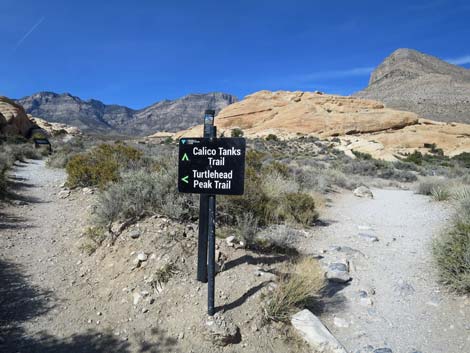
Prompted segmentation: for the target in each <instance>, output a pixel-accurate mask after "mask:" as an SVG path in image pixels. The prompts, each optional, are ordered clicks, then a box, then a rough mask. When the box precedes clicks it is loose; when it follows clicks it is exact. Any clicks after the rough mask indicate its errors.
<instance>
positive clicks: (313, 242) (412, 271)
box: [304, 189, 470, 353]
mask: <svg viewBox="0 0 470 353" xmlns="http://www.w3.org/2000/svg"><path fill="white" fill-rule="evenodd" d="M372 192H373V194H374V198H373V199H369V198H358V197H356V196H354V195H353V194H352V193H346V194H341V195H339V196H337V197H335V198H334V200H333V204H332V207H330V208H327V209H325V210H324V212H323V216H324V217H323V218H324V220H325V221H326V223H327V224H328V225H327V226H324V227H318V228H316V229H315V230H314V234H313V238H309V239H308V240H307V242H306V243H305V245H304V247H305V249H306V250H307V252H310V253H317V254H320V255H321V256H323V257H324V258H323V259H322V260H321V261H322V262H323V263H325V265H327V264H328V263H331V262H336V261H338V260H339V261H341V260H343V261H349V268H350V275H351V277H352V280H351V281H350V282H348V283H347V284H345V285H337V286H331V287H330V290H329V294H330V295H329V297H330V298H329V299H328V300H327V302H329V304H327V305H326V306H325V308H323V309H324V311H325V312H324V313H323V314H322V316H321V318H322V320H323V322H324V323H325V324H326V326H327V327H328V328H329V329H330V330H331V331H332V332H333V333H334V335H335V336H336V337H337V338H338V339H339V341H340V342H342V343H343V344H344V346H345V347H346V348H347V349H348V351H350V352H357V351H359V352H369V351H372V347H373V348H374V349H377V348H382V347H385V348H390V349H392V351H393V352H399V353H412V352H423V353H459V352H470V299H469V298H467V297H462V296H457V295H454V294H451V293H447V292H446V291H445V290H444V289H443V288H442V287H440V286H439V285H438V284H437V279H436V278H437V275H436V271H435V267H434V266H433V262H432V257H431V241H432V238H433V237H434V236H437V235H438V234H439V232H440V231H441V230H442V228H443V227H444V226H445V225H446V224H447V222H448V221H449V218H450V217H451V213H452V208H451V207H450V205H449V204H446V203H438V202H435V201H432V200H431V199H430V198H428V197H425V196H422V195H417V194H415V193H414V192H413V191H407V190H399V189H389V190H384V189H372ZM361 235H362V236H361ZM368 236H372V237H377V239H378V241H371V240H369V238H370V237H368ZM335 321H336V324H335Z"/></svg>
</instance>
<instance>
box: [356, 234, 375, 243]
mask: <svg viewBox="0 0 470 353" xmlns="http://www.w3.org/2000/svg"><path fill="white" fill-rule="evenodd" d="M357 236H358V237H359V238H361V239H364V240H367V241H370V242H371V243H373V242H376V241H379V238H377V237H376V236H375V235H371V234H367V233H359V234H358V235H357Z"/></svg>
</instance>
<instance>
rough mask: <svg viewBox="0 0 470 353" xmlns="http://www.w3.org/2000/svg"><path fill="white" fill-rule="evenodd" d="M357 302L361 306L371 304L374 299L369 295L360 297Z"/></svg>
mask: <svg viewBox="0 0 470 353" xmlns="http://www.w3.org/2000/svg"><path fill="white" fill-rule="evenodd" d="M359 304H361V305H362V306H372V305H373V304H374V301H373V300H372V299H371V298H369V297H367V298H361V299H359Z"/></svg>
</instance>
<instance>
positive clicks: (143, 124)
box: [18, 92, 237, 135]
mask: <svg viewBox="0 0 470 353" xmlns="http://www.w3.org/2000/svg"><path fill="white" fill-rule="evenodd" d="M236 100H237V98H236V97H235V96H232V95H230V94H225V93H208V94H190V95H187V96H185V97H182V98H180V99H175V100H165V101H162V102H158V103H156V104H153V105H151V106H149V107H146V108H144V109H140V110H133V109H130V108H127V107H124V106H120V105H106V104H104V103H102V102H100V101H97V100H94V99H91V100H87V101H84V100H82V99H80V98H79V97H75V96H72V95H70V94H68V93H64V94H57V93H52V92H40V93H36V94H33V95H32V96H29V97H24V98H22V99H20V100H18V103H20V104H21V105H23V106H24V108H25V110H26V112H27V113H29V114H31V115H33V116H37V117H40V118H42V119H45V120H47V121H49V122H57V123H64V124H68V125H72V126H76V127H78V128H80V129H81V130H83V131H87V132H98V133H117V134H129V135H146V134H150V133H152V132H156V131H178V130H181V129H186V128H188V127H190V126H193V125H195V124H197V123H198V122H199V121H200V119H201V117H202V115H203V113H204V110H205V109H207V108H213V109H215V110H216V111H220V110H221V109H222V108H224V107H226V106H227V105H229V104H231V103H233V102H235V101H236Z"/></svg>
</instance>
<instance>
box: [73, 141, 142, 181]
mask: <svg viewBox="0 0 470 353" xmlns="http://www.w3.org/2000/svg"><path fill="white" fill-rule="evenodd" d="M141 158H142V152H141V151H140V150H138V149H136V148H133V147H130V146H126V145H124V144H115V145H109V144H102V145H99V146H98V147H95V148H94V149H92V150H91V151H90V152H88V153H83V154H78V155H76V156H74V157H72V158H71V159H70V161H69V162H68V163H67V166H66V171H67V184H68V185H69V186H70V187H76V186H98V187H100V188H104V187H105V186H106V185H108V184H109V183H111V182H116V181H118V180H119V178H120V170H121V169H127V168H129V167H131V166H132V165H133V164H134V163H136V162H138V161H139V160H140V159H141Z"/></svg>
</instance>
